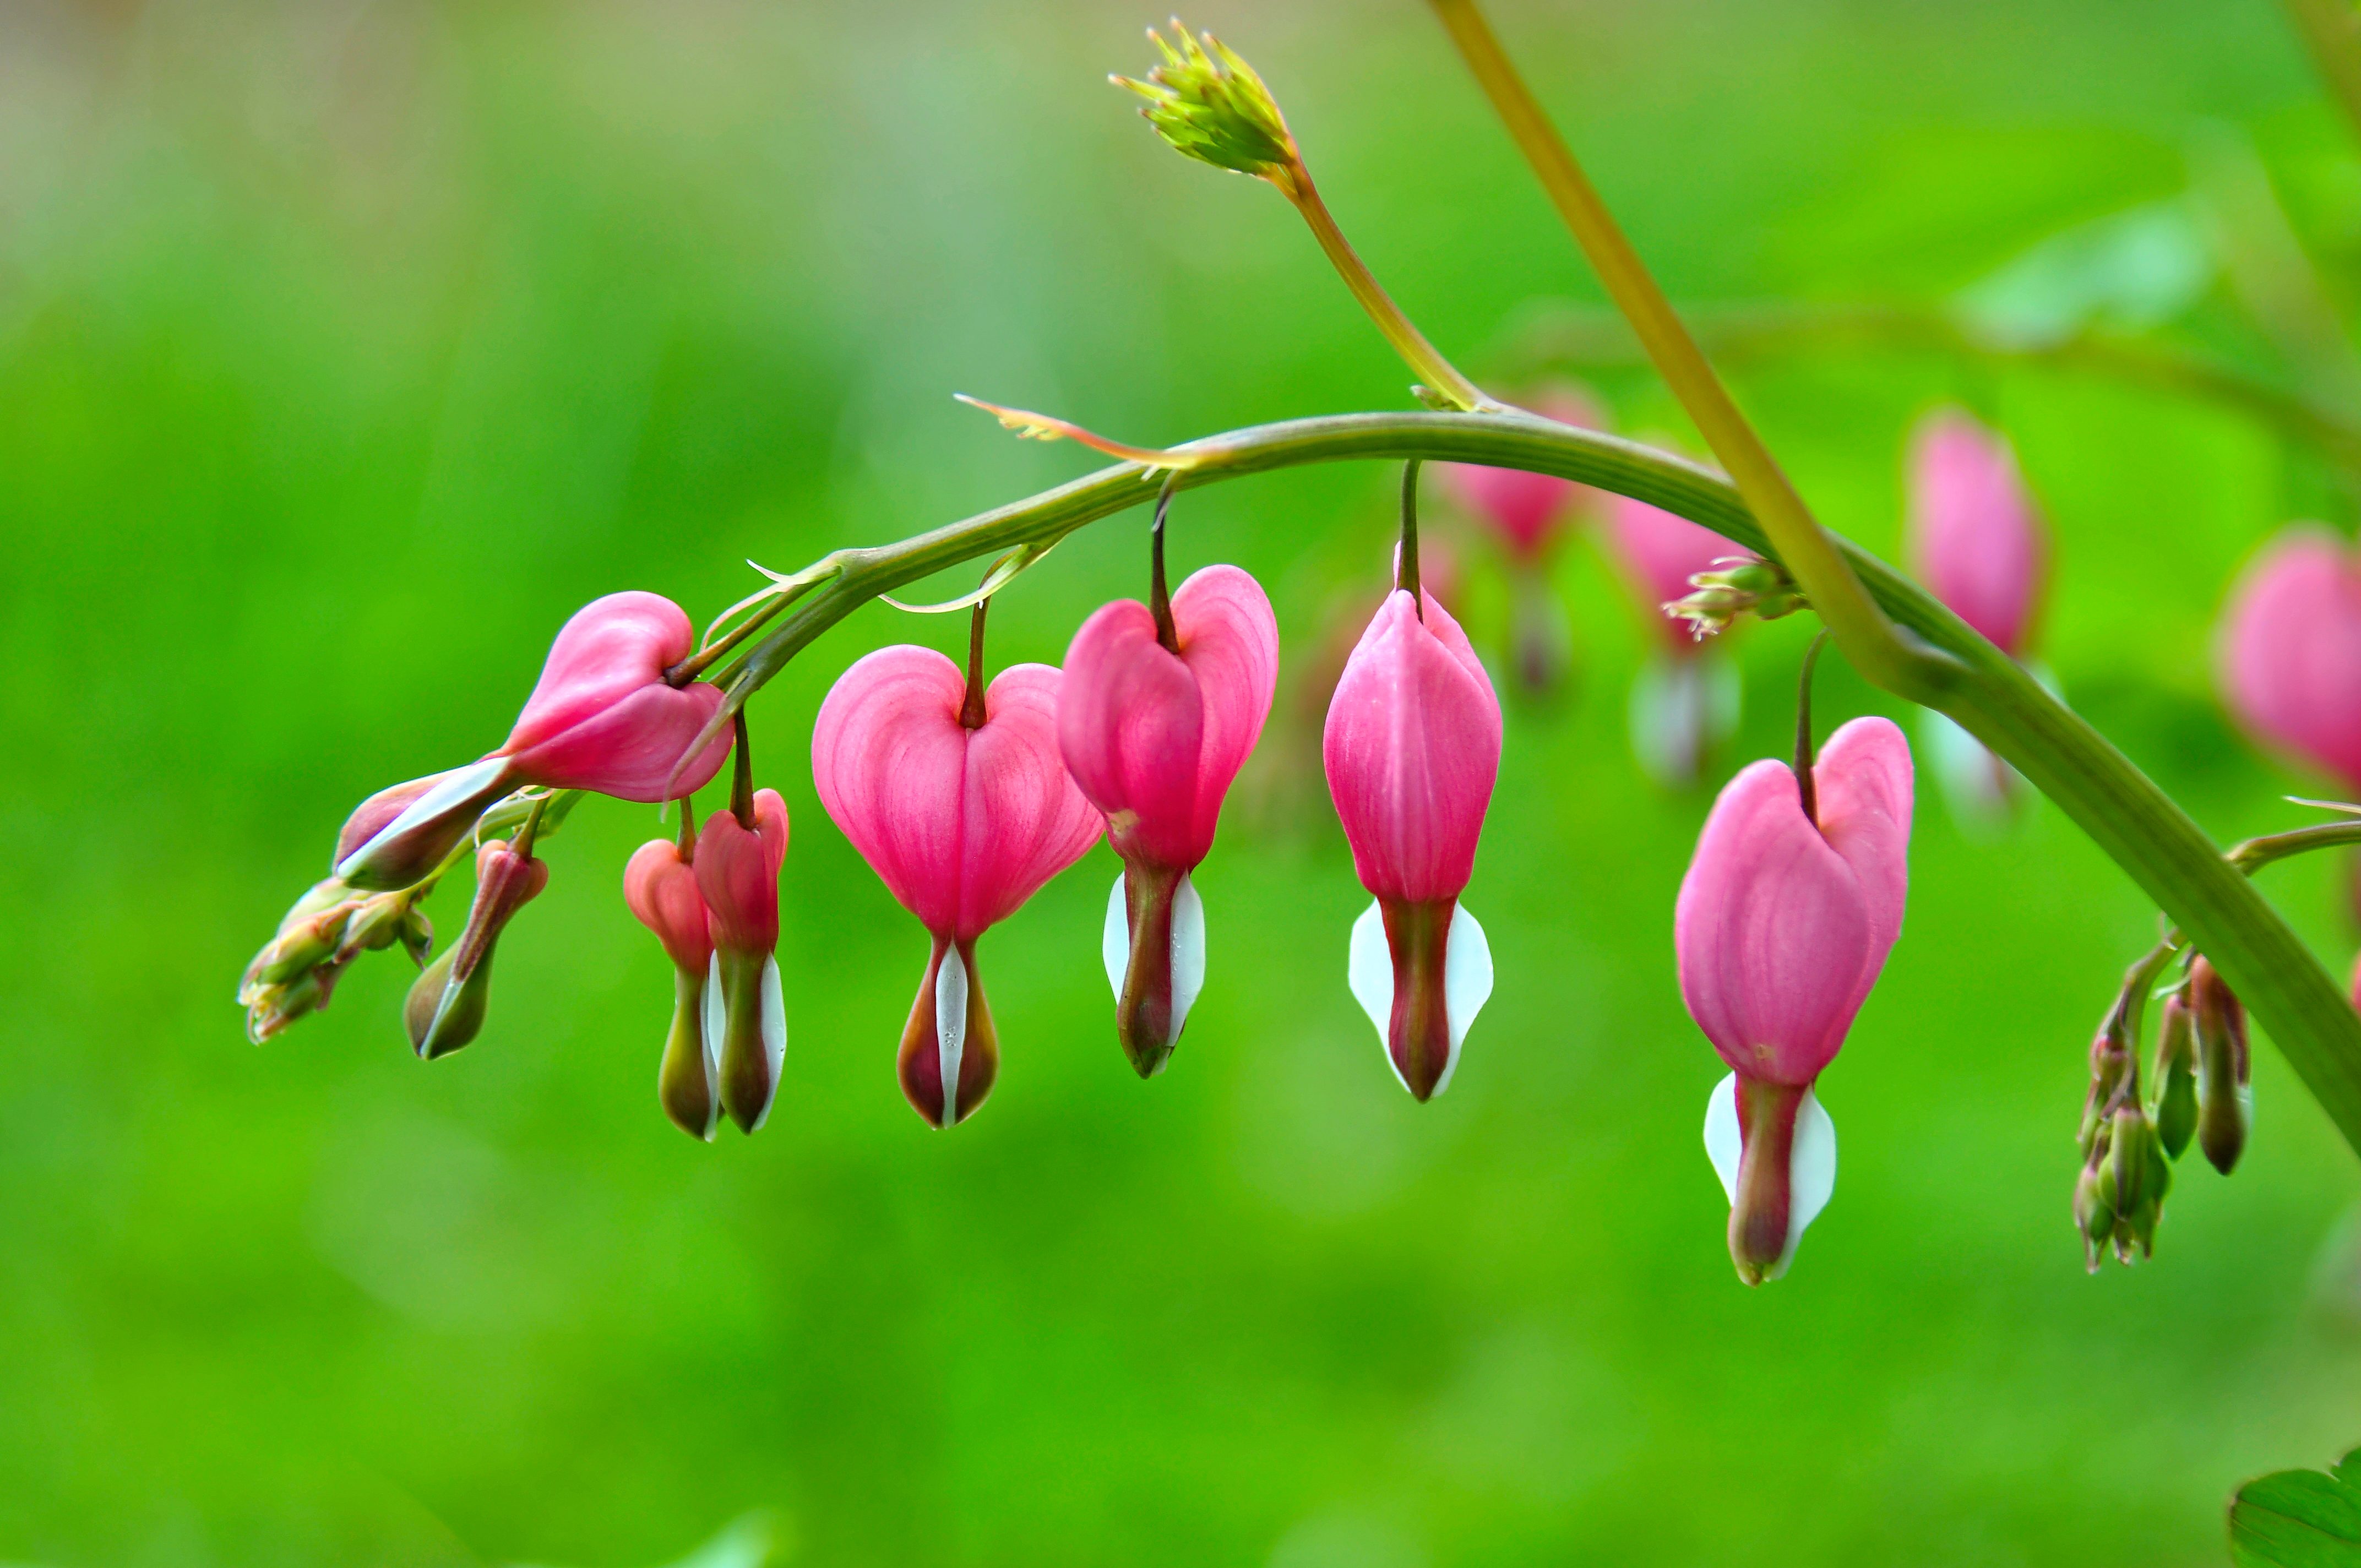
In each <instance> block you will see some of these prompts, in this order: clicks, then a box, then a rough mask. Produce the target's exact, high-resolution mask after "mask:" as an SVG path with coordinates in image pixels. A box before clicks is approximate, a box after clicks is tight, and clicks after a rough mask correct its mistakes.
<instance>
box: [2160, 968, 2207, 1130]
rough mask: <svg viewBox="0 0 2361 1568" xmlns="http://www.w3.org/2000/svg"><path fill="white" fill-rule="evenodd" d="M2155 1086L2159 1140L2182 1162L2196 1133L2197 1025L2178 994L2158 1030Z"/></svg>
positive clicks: (2169, 1003)
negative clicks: (2184, 1153) (2181, 1159)
mask: <svg viewBox="0 0 2361 1568" xmlns="http://www.w3.org/2000/svg"><path fill="white" fill-rule="evenodd" d="M2156 1082H2157V1099H2156V1132H2157V1136H2158V1139H2160V1140H2161V1141H2162V1142H2163V1144H2164V1152H2165V1153H2166V1154H2168V1155H2169V1156H2170V1157H2173V1158H2174V1159H2179V1158H2180V1157H2181V1154H2182V1153H2183V1152H2184V1151H2185V1150H2187V1148H2188V1147H2189V1140H2190V1139H2191V1137H2192V1136H2194V1135H2196V1132H2197V1023H2196V1017H2195V1014H2194V1013H2193V1011H2192V1010H2191V1007H2190V1006H2189V1004H2188V1003H2187V1002H2185V1001H2184V1000H2183V999H2182V993H2181V992H2177V991H2176V992H2173V993H2172V994H2171V995H2170V996H2168V997H2166V998H2165V999H2164V1015H2163V1019H2162V1021H2161V1022H2160V1023H2159V1024H2158V1026H2157V1036H2156Z"/></svg>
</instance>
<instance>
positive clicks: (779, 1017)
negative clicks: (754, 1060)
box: [763, 958, 787, 1115]
mask: <svg viewBox="0 0 2361 1568" xmlns="http://www.w3.org/2000/svg"><path fill="white" fill-rule="evenodd" d="M763 1055H764V1056H766V1057H768V1058H770V1059H771V1089H772V1091H773V1092H774V1093H775V1092H777V1091H778V1087H779V1069H780V1068H781V1067H782V1066H783V1065H785V1062H786V1059H787V999H786V994H785V991H784V989H783V988H782V987H781V986H780V984H779V960H778V959H776V958H766V959H763ZM763 1114H764V1115H768V1114H770V1113H769V1111H768V1110H767V1109H766V1110H765V1111H764V1112H763Z"/></svg>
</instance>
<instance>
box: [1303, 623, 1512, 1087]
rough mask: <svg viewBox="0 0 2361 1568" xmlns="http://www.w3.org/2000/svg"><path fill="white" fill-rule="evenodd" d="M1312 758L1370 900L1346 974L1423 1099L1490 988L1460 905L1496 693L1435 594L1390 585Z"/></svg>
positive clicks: (1494, 753) (1486, 777) (1446, 1073)
mask: <svg viewBox="0 0 2361 1568" xmlns="http://www.w3.org/2000/svg"><path fill="white" fill-rule="evenodd" d="M1422 608H1423V609H1424V612H1425V613H1424V617H1423V619H1422V618H1421V615H1420V610H1421V609H1422ZM1322 753H1323V761H1324V762H1325V763H1326V765H1327V773H1328V791H1329V795H1331V797H1332V798H1333V799H1334V802H1335V805H1336V815H1337V817H1339V818H1340V819H1342V821H1343V823H1344V826H1345V839H1346V840H1347V841H1348V842H1349V843H1350V844H1351V845H1352V847H1353V868H1354V870H1355V872H1356V873H1358V875H1359V877H1360V880H1361V885H1362V886H1363V887H1365V888H1367V889H1368V890H1369V892H1370V893H1371V894H1375V895H1376V903H1375V904H1374V905H1372V906H1371V908H1370V909H1369V910H1368V911H1367V913H1365V914H1364V915H1363V916H1361V918H1360V920H1359V922H1358V923H1356V926H1355V927H1354V934H1353V944H1352V948H1351V954H1352V957H1351V961H1350V963H1349V964H1348V966H1347V977H1348V979H1349V980H1350V981H1351V982H1352V989H1353V992H1354V995H1355V996H1356V998H1357V999H1358V1000H1359V1001H1360V1003H1361V1005H1362V1006H1363V1008H1365V1009H1366V1010H1367V1012H1368V1014H1369V1016H1370V1021H1371V1022H1372V1023H1374V1024H1375V1025H1377V1028H1378V1036H1379V1037H1380V1039H1381V1040H1382V1041H1383V1043H1384V1045H1385V1047H1386V1055H1387V1059H1388V1060H1389V1061H1390V1062H1391V1063H1392V1064H1393V1068H1394V1071H1395V1073H1396V1075H1397V1076H1398V1077H1400V1080H1401V1082H1402V1086H1403V1087H1404V1088H1406V1089H1408V1090H1409V1091H1411V1094H1412V1095H1414V1096H1415V1097H1417V1098H1418V1099H1420V1100H1425V1099H1427V1098H1429V1097H1430V1096H1432V1095H1433V1094H1436V1093H1439V1092H1441V1091H1442V1090H1443V1089H1444V1088H1445V1087H1447V1086H1448V1084H1449V1083H1450V1080H1451V1075H1452V1072H1453V1070H1454V1069H1455V1068H1456V1066H1457V1065H1458V1059H1459V1047H1460V1044H1461V1042H1462V1041H1463V1040H1464V1039H1465V1038H1466V1032H1467V1026H1468V1025H1469V1024H1470V1023H1472V1022H1473V1021H1474V1018H1475V1014H1476V1011H1477V1009H1478V1008H1480V1007H1481V1006H1482V1005H1483V1003H1484V1000H1485V998H1487V997H1488V996H1489V995H1490V994H1491V988H1492V961H1491V953H1490V949H1489V947H1488V944H1487V943H1486V941H1485V938H1484V934H1483V927H1480V926H1478V925H1477V923H1476V920H1475V917H1474V916H1470V915H1468V914H1467V913H1466V910H1465V909H1463V908H1461V907H1459V904H1458V899H1459V894H1460V893H1461V892H1462V891H1463V890H1465V889H1466V885H1467V881H1468V878H1469V877H1470V876H1471V875H1472V874H1473V872H1474V869H1475V861H1476V841H1477V837H1478V836H1479V835H1480V834H1481V833H1482V831H1483V828H1484V812H1485V809H1486V807H1487V806H1489V805H1490V803H1491V799H1492V784H1493V781H1494V778H1495V777H1496V775H1497V774H1498V773H1499V766H1500V703H1499V697H1498V696H1495V695H1494V694H1493V690H1492V682H1491V679H1490V677H1488V675H1486V674H1485V673H1484V666H1483V664H1482V663H1480V662H1479V661H1478V660H1477V657H1476V651H1475V650H1474V649H1473V648H1471V647H1470V646H1468V642H1467V637H1466V633H1465V632H1463V631H1461V630H1459V624H1458V622H1456V621H1455V620H1452V619H1451V616H1450V614H1449V612H1448V611H1446V610H1444V608H1443V607H1442V605H1440V604H1438V603H1436V602H1435V600H1434V598H1433V596H1432V595H1423V596H1422V597H1421V598H1420V599H1419V600H1413V599H1412V598H1411V595H1410V594H1408V593H1407V592H1403V591H1400V590H1397V591H1395V592H1394V593H1392V594H1391V595H1389V596H1388V598H1387V599H1386V602H1385V603H1384V604H1383V605H1382V606H1381V607H1379V609H1378V613H1377V616H1376V617H1375V619H1373V620H1371V621H1370V622H1369V625H1368V630H1366V631H1365V632H1363V633H1362V635H1361V641H1360V643H1359V645H1358V646H1356V648H1355V649H1354V650H1353V655H1352V657H1351V658H1350V659H1349V660H1347V661H1346V662H1345V674H1344V675H1343V676H1342V678H1340V679H1339V680H1338V681H1337V683H1336V693H1335V696H1334V697H1333V698H1332V699H1331V700H1330V702H1329V705H1328V722H1327V727H1326V730H1325V733H1324V735H1323V743H1322ZM1380 943H1381V944H1382V951H1383V953H1384V955H1385V957H1384V959H1383V961H1379V960H1378V958H1377V954H1378V951H1379V950H1380Z"/></svg>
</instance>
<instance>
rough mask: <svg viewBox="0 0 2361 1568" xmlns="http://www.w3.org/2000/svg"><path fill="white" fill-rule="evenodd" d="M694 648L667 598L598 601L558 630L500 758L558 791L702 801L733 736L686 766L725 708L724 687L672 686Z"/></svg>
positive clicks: (718, 739) (692, 633)
mask: <svg viewBox="0 0 2361 1568" xmlns="http://www.w3.org/2000/svg"><path fill="white" fill-rule="evenodd" d="M696 647H697V631H696V629H695V628H694V627H692V626H691V625H690V624H689V620H688V616H687V615H686V612H684V611H683V610H682V609H681V608H680V607H679V606H678V605H676V604H675V603H673V602H672V600H670V599H668V598H664V596H662V595H661V594H651V593H639V592H630V593H620V594H609V595H608V596H607V597H606V598H599V599H593V600H591V601H590V602H589V603H588V604H587V605H585V606H583V607H582V608H581V609H578V610H577V611H575V612H574V618H573V619H572V620H568V621H567V622H566V624H565V626H564V627H563V628H561V629H560V630H559V631H558V633H557V641H555V643H553V644H552V645H551V647H550V650H549V658H548V660H547V662H546V663H544V664H543V665H542V670H541V680H540V682H539V684H538V685H535V686H534V687H533V696H530V697H528V698H527V699H526V700H525V705H524V711H523V712H522V713H521V714H519V715H518V716H517V721H516V727H515V728H514V729H511V730H510V731H509V738H508V740H507V742H506V743H505V744H503V745H502V746H501V747H500V751H499V752H498V753H496V754H497V755H500V756H504V757H507V758H508V759H509V760H510V762H511V764H512V766H513V768H514V771H515V774H516V776H517V777H518V778H520V779H522V780H524V781H527V782H530V783H533V784H546V785H548V786H549V787H551V788H553V789H586V790H591V791H594V792H595V793H597V794H599V795H614V796H616V797H617V798H619V799H622V800H639V801H660V800H667V799H676V798H678V797H681V796H684V795H693V794H695V793H696V792H697V790H698V789H700V788H702V787H703V786H704V785H705V784H706V783H707V781H708V780H710V779H711V778H712V777H713V775H714V774H715V773H718V772H719V771H720V768H721V763H722V762H723V760H724V759H725V758H727V757H728V756H729V754H730V736H729V734H728V733H727V732H726V731H725V732H724V733H722V734H719V735H717V736H715V737H714V738H713V739H712V740H709V741H708V742H707V743H706V747H705V750H704V751H701V752H699V753H698V754H697V757H696V758H695V759H694V760H693V761H692V762H690V763H689V764H688V765H687V766H686V767H682V766H681V759H682V757H683V756H684V755H686V753H687V751H688V748H689V745H690V743H691V742H692V741H694V740H696V739H697V735H698V733H699V732H700V731H702V730H703V729H704V728H705V726H706V724H707V723H708V721H709V720H710V719H711V718H713V716H714V715H715V714H716V713H717V712H719V710H720V707H721V690H720V688H719V686H714V685H706V684H704V683H701V682H692V683H690V684H689V685H683V686H673V685H667V684H666V683H665V681H664V672H665V671H666V670H668V669H670V668H671V667H672V666H673V665H675V664H677V663H680V662H681V661H682V660H684V659H686V658H687V657H688V656H689V654H690V653H691V652H695V650H696ZM675 770H677V772H678V777H677V778H675Z"/></svg>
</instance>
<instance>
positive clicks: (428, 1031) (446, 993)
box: [402, 839, 549, 1061]
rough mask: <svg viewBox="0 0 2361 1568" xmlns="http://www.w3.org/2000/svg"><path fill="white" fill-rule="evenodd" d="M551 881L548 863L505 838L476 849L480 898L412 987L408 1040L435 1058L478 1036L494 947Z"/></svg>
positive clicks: (405, 1009) (406, 1009)
mask: <svg viewBox="0 0 2361 1568" xmlns="http://www.w3.org/2000/svg"><path fill="white" fill-rule="evenodd" d="M548 885H549V863H548V862H547V861H539V860H529V859H527V858H525V857H524V856H522V855H520V854H518V853H517V851H516V849H515V847H514V846H513V845H511V844H510V843H509V842H508V841H507V840H506V839H495V840H493V841H492V842H491V843H489V844H486V845H485V846H484V847H483V848H482V849H480V850H477V851H476V901H475V904H474V905H472V906H471V907H470V908H469V909H468V911H467V929H466V930H465V931H462V932H461V933H460V934H459V939H458V940H457V941H456V942H454V943H452V944H451V945H450V946H449V947H447V948H444V949H443V953H442V956H441V957H440V958H437V959H435V960H434V962H433V963H431V964H428V965H427V966H426V970H425V972H424V973H423V974H421V975H420V976H419V977H418V979H417V981H415V982H414V983H413V984H412V986H411V988H410V996H409V998H408V1000H407V1001H406V1002H405V1003H403V1006H402V1021H403V1023H404V1024H405V1025H408V1027H409V1030H410V1043H411V1045H412V1047H413V1048H415V1049H416V1050H417V1052H418V1054H419V1055H420V1056H421V1057H423V1058H426V1059H427V1060H429V1061H432V1060H433V1059H434V1058H436V1057H442V1056H448V1055H450V1054H451V1053H452V1052H453V1051H456V1050H457V1049H459V1048H460V1047H462V1046H465V1045H467V1044H468V1043H469V1042H471V1041H472V1040H474V1039H475V1037H476V1036H477V1035H478V1034H479V1033H480V1032H481V1031H482V1029H483V1026H484V1009H485V1006H486V1003H488V1002H489V999H490V997H491V988H492V951H493V948H494V947H495V946H496V945H497V944H498V943H499V941H500V932H501V931H502V930H504V929H505V928H506V927H507V926H508V923H509V917H510V916H512V915H514V914H515V913H516V912H517V911H518V910H520V909H522V908H523V907H524V906H525V905H527V904H529V903H531V902H532V901H533V899H535V898H537V897H539V896H540V895H541V890H542V889H543V888H544V887H547V886H548Z"/></svg>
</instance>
